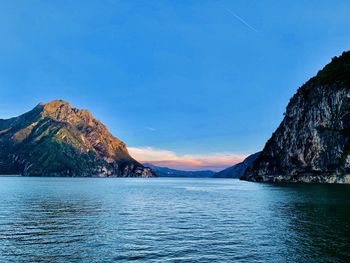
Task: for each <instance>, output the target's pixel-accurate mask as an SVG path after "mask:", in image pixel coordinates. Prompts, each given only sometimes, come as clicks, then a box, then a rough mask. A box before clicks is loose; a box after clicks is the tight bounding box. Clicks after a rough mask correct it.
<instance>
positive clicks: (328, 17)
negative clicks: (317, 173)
mask: <svg viewBox="0 0 350 263" xmlns="http://www.w3.org/2000/svg"><path fill="white" fill-rule="evenodd" d="M349 13H350V2H349V1H334V0H333V1H319V0H318V1H315V0H308V1H281V0H276V1H268V0H266V1H261V0H257V1H248V0H242V1H225V0H220V1H219V0H218V1H215V0H212V1H206V0H197V1H190V0H188V1H180V0H177V1H145V0H142V1H136V0H125V1H117V0H115V1H112V0H110V1H108V0H95V1H89V0H84V1H78V0H75V1H63V0H61V1H48V0H45V1H35V0H23V1H16V0H8V1H1V2H0V35H1V41H0V118H8V117H11V116H16V115H19V114H20V113H23V112H25V111H28V110H30V109H31V108H33V107H34V106H35V105H36V104H37V103H39V102H48V101H50V100H53V99H64V100H66V101H68V102H69V103H70V104H71V105H73V106H75V107H78V108H86V109H89V111H90V112H91V113H92V114H93V115H94V116H95V117H97V118H98V119H99V120H101V121H102V122H103V123H105V124H106V125H107V126H108V127H109V129H110V131H111V132H112V133H113V134H114V135H115V136H116V137H118V138H119V139H121V140H123V141H124V142H125V143H126V144H127V146H129V148H130V151H131V152H132V154H133V155H134V156H135V157H136V158H138V159H139V160H140V159H141V161H153V162H155V163H157V164H164V165H168V166H171V167H177V168H185V169H202V168H210V169H217V170H218V169H220V168H223V167H225V166H228V165H229V164H231V163H234V162H237V161H239V160H241V159H242V158H243V157H244V156H246V155H247V154H250V153H254V152H256V151H259V150H261V149H262V148H263V146H264V144H265V142H266V140H267V139H268V138H269V137H270V136H271V134H272V132H273V131H274V130H275V129H276V127H277V126H278V124H279V123H280V121H281V120H282V118H283V112H284V110H285V107H286V105H287V103H288V101H289V99H290V97H291V96H292V95H293V94H294V93H295V91H296V89H297V88H298V87H299V86H300V85H302V84H303V83H304V82H305V81H306V80H307V79H308V78H310V77H311V76H313V75H314V74H315V73H316V72H317V71H318V70H319V69H320V68H322V67H323V65H325V64H326V63H328V62H329V61H330V59H331V58H332V57H333V56H335V55H339V54H340V53H341V52H342V51H344V50H348V49H350V19H349Z"/></svg>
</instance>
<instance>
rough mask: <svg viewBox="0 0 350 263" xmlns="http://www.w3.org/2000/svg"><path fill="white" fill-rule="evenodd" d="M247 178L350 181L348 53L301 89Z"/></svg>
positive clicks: (349, 53)
mask: <svg viewBox="0 0 350 263" xmlns="http://www.w3.org/2000/svg"><path fill="white" fill-rule="evenodd" d="M244 179H246V180H249V181H269V182H280V181H285V182H317V183H350V52H344V53H343V54H342V55H341V56H340V57H335V58H333V59H332V61H331V62H330V63H329V64H328V65H326V66H325V67H324V68H323V69H322V70H320V71H319V72H318V73H317V75H316V76H315V77H313V78H311V79H310V80H309V81H307V82H306V83H305V84H304V85H303V86H302V87H301V88H299V89H298V91H297V93H296V94H295V95H294V96H293V97H292V99H291V100H290V102H289V104H288V106H287V110H286V113H285V116H284V119H283V121H282V123H281V124H280V126H279V127H278V129H277V130H276V131H275V132H274V133H273V135H272V137H271V138H270V139H269V140H268V142H267V143H266V145H265V147H264V150H263V151H262V153H261V155H260V156H259V158H258V159H257V160H256V161H255V162H254V163H253V164H252V166H251V167H249V168H248V169H247V172H246V175H245V178H244Z"/></svg>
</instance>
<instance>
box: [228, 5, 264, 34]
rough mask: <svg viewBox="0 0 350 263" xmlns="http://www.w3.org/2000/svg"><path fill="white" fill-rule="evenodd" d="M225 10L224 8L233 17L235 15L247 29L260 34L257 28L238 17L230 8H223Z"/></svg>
mask: <svg viewBox="0 0 350 263" xmlns="http://www.w3.org/2000/svg"><path fill="white" fill-rule="evenodd" d="M223 8H224V9H225V10H226V11H227V12H229V13H230V14H231V15H233V16H234V17H235V18H236V19H238V20H239V21H240V22H241V23H243V24H244V25H245V26H246V27H248V28H250V29H251V30H253V31H254V32H256V33H258V32H259V31H258V30H257V29H256V28H255V27H253V26H251V25H250V24H248V22H247V21H245V20H244V19H243V18H242V17H240V16H239V15H237V14H236V13H235V12H233V11H232V10H231V9H229V8H227V7H225V6H223Z"/></svg>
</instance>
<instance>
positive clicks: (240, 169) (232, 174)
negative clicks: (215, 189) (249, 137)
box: [213, 152, 260, 178]
mask: <svg viewBox="0 0 350 263" xmlns="http://www.w3.org/2000/svg"><path fill="white" fill-rule="evenodd" d="M259 154H260V152H257V153H254V154H252V155H249V156H248V157H247V158H246V159H244V160H243V162H241V163H237V164H235V165H233V166H231V167H229V168H226V169H224V170H222V171H220V172H217V173H216V174H214V175H213V177H214V178H241V177H242V176H243V175H244V173H245V171H246V169H247V168H248V167H249V166H250V165H251V164H252V163H253V162H254V161H255V160H256V158H258V156H259Z"/></svg>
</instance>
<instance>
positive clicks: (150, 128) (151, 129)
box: [146, 127, 156, 132]
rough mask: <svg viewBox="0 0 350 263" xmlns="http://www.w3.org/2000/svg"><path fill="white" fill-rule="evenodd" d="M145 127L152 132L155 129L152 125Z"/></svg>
mask: <svg viewBox="0 0 350 263" xmlns="http://www.w3.org/2000/svg"><path fill="white" fill-rule="evenodd" d="M146 129H147V130H150V131H153V132H154V131H156V129H155V128H152V127H146Z"/></svg>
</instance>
